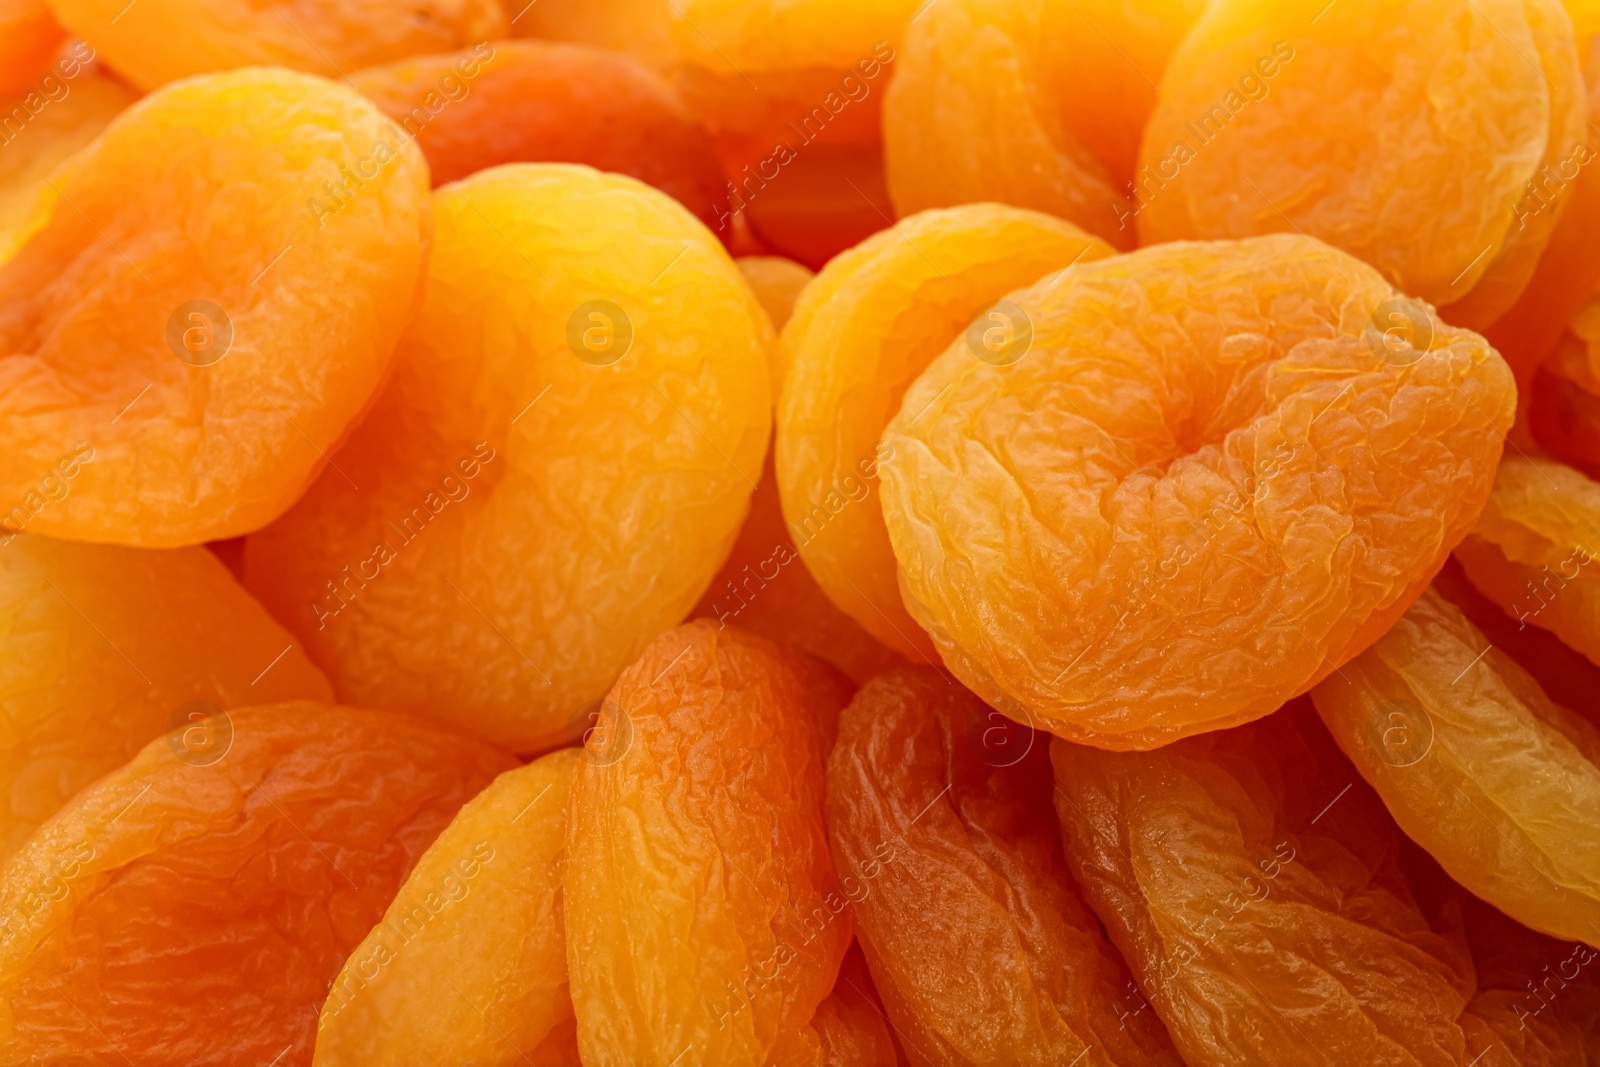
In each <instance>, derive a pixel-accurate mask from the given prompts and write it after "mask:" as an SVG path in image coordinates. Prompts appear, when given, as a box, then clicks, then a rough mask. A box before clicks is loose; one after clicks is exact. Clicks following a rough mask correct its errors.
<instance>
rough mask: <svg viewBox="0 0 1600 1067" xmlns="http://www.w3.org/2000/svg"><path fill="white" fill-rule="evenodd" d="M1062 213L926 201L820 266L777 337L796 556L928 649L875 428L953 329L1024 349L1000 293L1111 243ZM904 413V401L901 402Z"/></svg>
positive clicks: (897, 641) (850, 602) (982, 345)
mask: <svg viewBox="0 0 1600 1067" xmlns="http://www.w3.org/2000/svg"><path fill="white" fill-rule="evenodd" d="M1112 251H1113V250H1112V248H1111V247H1110V246H1109V245H1107V244H1106V243H1105V242H1103V241H1100V240H1097V239H1095V238H1093V237H1090V236H1088V235H1087V234H1085V233H1084V232H1083V231H1081V230H1079V229H1078V228H1077V227H1076V226H1073V225H1072V224H1071V223H1068V222H1063V221H1061V220H1060V219H1057V218H1053V217H1051V216H1049V215H1043V214H1040V213H1039V212H1035V211H1025V210H1022V209H1020V208H1012V207H1006V206H1004V205H1001V204H969V205H966V206H964V207H959V208H951V209H948V210H940V211H928V212H924V213H922V214H920V215H915V216H912V217H911V218H908V219H905V220H903V221H902V222H901V223H900V224H899V225H898V226H896V227H895V228H894V229H893V230H885V231H883V232H882V233H879V234H876V235H874V236H873V237H870V238H868V239H867V240H866V241H864V242H862V243H861V244H860V245H858V246H856V247H855V248H853V249H851V250H850V251H849V252H847V253H845V254H843V255H841V256H839V257H838V258H837V259H835V260H834V261H833V262H831V263H829V264H828V266H827V267H825V268H824V269H823V271H822V273H821V274H819V275H817V278H816V280H815V281H814V282H813V283H812V284H811V285H810V286H809V287H808V288H807V289H806V291H805V293H804V294H803V295H802V296H801V298H800V302H799V303H798V305H797V306H796V308H795V313H794V318H793V319H791V320H790V322H789V324H788V326H786V327H785V328H784V330H783V334H782V336H781V338H780V340H779V348H780V350H781V355H780V356H779V360H780V362H781V363H782V365H783V367H784V379H783V384H782V389H781V391H780V393H779V396H778V414H777V438H776V445H775V451H776V455H777V471H778V488H779V491H780V493H781V494H782V497H783V509H784V515H785V517H786V518H787V519H788V523H789V529H790V532H791V534H792V535H793V537H794V539H795V541H796V543H797V544H798V546H799V549H800V555H801V557H802V558H803V559H804V560H805V562H806V566H807V567H808V568H809V569H810V571H811V573H812V574H813V575H815V576H816V579H817V582H818V584H819V585H821V586H822V589H823V591H824V592H825V593H827V594H828V597H829V598H830V599H831V600H832V601H833V602H834V603H835V604H837V605H839V607H840V608H841V609H843V610H844V611H845V612H846V613H847V614H849V615H850V617H851V618H853V619H855V620H856V622H858V623H860V624H861V626H862V627H863V628H864V629H865V630H866V631H867V632H868V633H870V634H872V635H873V636H874V637H876V638H877V639H878V640H879V641H881V642H883V643H884V644H885V645H887V646H889V647H890V648H893V649H895V650H896V651H899V652H901V653H903V654H905V655H908V656H911V657H913V658H914V659H916V660H919V661H922V662H928V663H936V662H937V660H936V659H935V657H934V650H933V645H932V644H931V643H930V642H929V641H928V638H927V636H926V635H925V634H923V633H922V631H921V630H920V629H919V628H918V626H917V624H916V623H915V622H914V621H913V620H912V618H911V616H910V615H908V614H907V613H906V610H905V607H904V605H902V604H901V602H900V592H899V590H898V589H897V588H896V586H895V563H894V553H893V551H892V550H891V548H890V547H889V536H888V533H887V532H886V531H885V529H884V525H883V517H882V512H881V510H880V508H879V506H878V503H877V501H876V500H875V499H874V491H875V489H876V487H877V471H878V468H879V467H880V466H881V465H882V464H883V463H884V462H885V461H886V460H887V459H888V458H889V457H890V455H891V454H892V453H891V452H890V450H889V449H887V448H886V447H883V446H880V443H879V437H880V436H881V435H882V433H883V428H884V426H886V425H887V424H888V422H889V419H890V418H891V417H892V416H893V415H894V413H895V411H896V410H898V409H899V407H900V402H901V398H902V396H903V395H904V394H905V391H906V388H907V387H908V386H909V385H910V384H911V383H912V382H913V381H914V380H915V379H916V377H917V375H918V374H920V373H922V371H923V369H924V368H925V367H927V365H928V364H929V362H931V361H932V359H933V358H934V356H935V355H937V354H938V353H939V352H940V351H942V350H943V349H944V348H945V347H946V346H948V345H949V344H950V342H951V341H952V340H953V339H956V338H961V337H962V336H963V333H962V331H963V329H965V330H966V334H965V338H966V340H965V342H962V341H957V347H960V348H962V349H963V351H966V352H967V353H968V356H969V358H974V359H975V360H981V361H984V362H988V363H994V364H1004V363H1008V362H1014V361H1015V360H1017V359H1020V358H1023V356H1024V355H1025V354H1026V352H1027V351H1028V347H1029V345H1030V343H1031V341H1030V337H1031V331H1032V326H1031V324H1029V323H1028V322H1027V321H1026V318H1025V316H1022V315H1021V314H1020V312H1019V310H1018V309H1017V308H1016V307H1015V305H1013V304H1009V303H1007V302H1004V301H1001V299H1000V298H1001V297H1003V296H1005V294H1006V293H1008V292H1010V291H1011V290H1013V289H1016V288H1018V287H1019V286H1023V285H1027V284H1029V283H1031V282H1034V281H1037V280H1038V279H1039V278H1040V277H1041V276H1043V275H1045V274H1046V273H1050V272H1054V273H1055V274H1060V273H1061V272H1062V271H1064V270H1066V269H1067V268H1068V267H1071V266H1072V265H1073V264H1075V263H1079V262H1086V261H1090V260H1096V259H1101V258H1103V257H1105V256H1109V255H1111V254H1112ZM913 414H915V413H913Z"/></svg>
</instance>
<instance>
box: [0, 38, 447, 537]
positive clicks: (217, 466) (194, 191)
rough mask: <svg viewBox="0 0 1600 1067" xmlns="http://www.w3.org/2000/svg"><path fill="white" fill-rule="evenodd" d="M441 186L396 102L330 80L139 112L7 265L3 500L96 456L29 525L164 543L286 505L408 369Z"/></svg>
mask: <svg viewBox="0 0 1600 1067" xmlns="http://www.w3.org/2000/svg"><path fill="white" fill-rule="evenodd" d="M168 50H169V51H182V50H181V49H168ZM427 186H428V168H427V166H426V164H425V163H424V162H423V160H422V156H421V154H420V153H419V152H418V151H417V149H416V147H415V146H413V145H411V144H409V143H397V137H396V134H395V132H394V131H393V129H392V127H391V126H390V125H389V124H388V122H387V121H386V120H385V119H384V118H383V116H382V115H381V114H380V113H379V111H378V109H377V108H375V107H373V106H372V105H371V104H370V103H368V102H367V101H366V100H364V99H362V98H361V97H360V96H358V95H356V94H355V93H354V92H352V91H351V90H350V89H347V88H344V87H343V86H339V85H335V84H333V83H332V82H328V81H324V80H323V79H321V78H314V77H311V76H309V75H304V74H295V73H292V72H289V71H285V70H243V71H236V72H232V73H228V74H216V75H211V76H208V77H203V78H194V79H190V80H188V81H185V82H184V83H182V84H181V85H173V86H170V87H168V88H165V89H162V90H160V91H159V92H156V93H152V94H151V95H150V96H148V97H146V98H144V99H143V100H141V101H139V102H138V103H137V104H134V105H133V106H132V107H130V108H129V109H128V110H127V111H125V112H123V113H122V115H120V116H119V117H118V118H117V119H116V120H115V121H113V122H112V123H111V125H110V126H109V127H108V128H107V129H106V130H105V132H104V133H102V134H101V135H100V136H99V138H98V139H97V140H95V141H94V142H93V143H92V144H91V145H90V146H89V147H88V148H86V149H84V150H83V151H82V152H80V153H78V154H77V155H75V156H73V157H72V159H71V160H70V161H69V162H68V163H67V164H66V166H65V167H64V168H63V169H62V170H61V171H59V172H57V174H56V176H55V177H54V178H51V179H50V180H49V187H48V190H47V194H46V196H44V197H43V198H42V199H41V200H40V201H39V202H38V204H36V205H35V208H34V217H33V218H32V219H30V220H29V221H28V222H27V223H25V224H24V228H25V230H27V231H28V233H29V236H27V238H26V239H25V240H24V241H23V243H22V244H21V246H20V247H18V248H17V249H16V250H15V252H14V253H13V254H12V255H11V256H10V257H9V258H8V259H6V260H5V261H4V262H3V263H0V501H3V502H5V503H4V504H3V505H0V506H6V507H9V506H10V504H11V503H12V502H15V501H17V500H20V499H22V498H23V497H24V496H25V495H26V494H27V493H28V492H29V491H30V490H31V489H32V488H33V486H34V484H35V483H37V482H38V480H39V479H40V478H41V477H43V476H44V475H46V474H47V473H48V472H49V470H50V468H51V467H52V466H53V465H54V464H55V462H56V461H57V460H58V459H59V458H60V457H61V455H62V454H63V453H65V452H67V451H69V450H70V449H71V448H73V447H74V445H75V444H76V443H77V442H79V441H86V442H88V444H89V445H90V446H91V447H92V448H93V449H94V450H95V455H96V459H95V462H94V463H93V464H91V465H89V466H87V467H85V468H84V470H83V473H82V474H81V475H80V476H79V479H78V482H77V484H75V485H74V486H73V492H72V494H71V495H70V496H69V497H67V498H66V499H64V500H62V501H60V502H59V503H58V504H53V505H52V506H51V507H49V508H45V509H44V510H42V511H41V512H39V513H38V514H37V515H35V516H34V517H33V519H32V521H31V523H30V525H29V529H31V530H34V531H35V532H37V533H44V534H49V535H52V536H56V537H65V538H70V539H72V540H82V541H112V542H117V543H120V544H133V545H141V546H145V547H157V548H160V547H171V546H176V545H184V544H197V543H199V542H202V541H207V540H213V539H218V538H224V537H231V536H235V535H238V534H242V533H245V532H247V531H249V530H253V529H257V528H259V527H260V526H262V525H264V524H265V523H267V522H269V521H271V520H272V519H273V518H275V517H277V516H278V515H280V514H282V512H283V511H284V509H286V508H287V507H288V506H289V505H290V504H291V503H293V502H294V500H295V498H296V497H298V496H299V495H300V494H301V493H302V492H303V491H304V489H305V487H306V486H307V485H308V484H309V483H310V482H311V480H312V478H313V477H314V476H315V474H316V473H317V471H318V470H319V469H321V468H322V467H324V466H325V465H326V463H327V453H328V452H329V451H330V450H331V449H332V448H333V447H334V444H335V442H336V441H337V440H338V439H339V438H340V437H341V436H342V435H343V434H344V433H345V432H346V430H347V429H348V427H349V425H350V424H351V422H352V421H353V420H354V419H355V418H356V417H357V416H358V415H359V414H360V413H361V412H362V411H363V410H364V409H365V408H366V406H367V404H368V403H369V401H370V400H371V398H372V394H373V392H374V390H375V389H376V388H377V386H378V384H379V382H380V381H381V380H382V378H383V376H384V374H385V373H386V372H387V370H388V368H389V364H390V362H391V360H392V357H393V353H394V346H395V342H396V340H397V339H398V337H399V334H400V331H401V328H402V327H403V326H404V324H405V321H406V319H407V318H408V316H409V314H410V306H411V304H412V301H413V298H414V296H415V294H416V287H417V280H418V277H419V274H420V270H421V266H422V259H423V239H424V237H425V235H426V232H427V227H428V200H427Z"/></svg>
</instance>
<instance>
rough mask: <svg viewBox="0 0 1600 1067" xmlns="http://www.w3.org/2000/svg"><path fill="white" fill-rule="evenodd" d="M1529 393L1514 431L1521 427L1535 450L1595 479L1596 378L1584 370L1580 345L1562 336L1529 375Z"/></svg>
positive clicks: (1598, 456)
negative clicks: (1545, 358)
mask: <svg viewBox="0 0 1600 1067" xmlns="http://www.w3.org/2000/svg"><path fill="white" fill-rule="evenodd" d="M1531 393H1532V395H1531V396H1529V397H1528V399H1527V401H1526V403H1525V416H1524V417H1523V418H1521V419H1519V421H1518V429H1519V430H1521V429H1523V428H1526V429H1527V430H1528V431H1529V432H1530V433H1531V435H1532V437H1533V440H1534V443H1535V445H1536V446H1537V448H1538V449H1539V450H1542V451H1544V452H1546V453H1548V454H1549V455H1550V456H1552V457H1554V458H1555V459H1558V460H1560V461H1561V462H1562V463H1565V464H1568V465H1570V466H1572V467H1574V468H1576V469H1577V470H1580V471H1582V472H1583V474H1584V475H1585V476H1586V477H1589V478H1597V477H1600V378H1596V377H1594V375H1593V373H1592V372H1591V370H1590V368H1589V366H1588V355H1587V352H1586V346H1585V345H1584V343H1583V342H1582V341H1580V340H1578V339H1577V338H1575V337H1573V336H1572V335H1571V334H1570V333H1569V334H1565V335H1563V337H1562V339H1561V342H1560V343H1559V344H1558V345H1557V346H1556V350H1555V351H1554V352H1553V353H1551V355H1550V358H1549V359H1547V360H1545V361H1544V363H1543V365H1541V366H1540V367H1539V369H1538V370H1537V371H1536V372H1535V373H1534V375H1533V384H1532V387H1531Z"/></svg>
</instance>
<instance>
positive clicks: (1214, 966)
mask: <svg viewBox="0 0 1600 1067" xmlns="http://www.w3.org/2000/svg"><path fill="white" fill-rule="evenodd" d="M1050 754H1051V759H1052V762H1053V763H1054V764H1055V780H1056V811H1057V813H1058V814H1059V816H1060V818H1061V833H1062V838H1063V841H1064V842H1065V844H1066V853H1067V862H1068V865H1069V866H1070V867H1071V868H1072V871H1073V873H1074V874H1075V875H1076V876H1077V879H1078V883H1079V884H1080V885H1081V886H1082V887H1083V893H1084V897H1085V899H1086V900H1087V901H1088V902H1089V905H1090V906H1091V907H1092V908H1093V909H1094V911H1095V914H1096V915H1098V916H1099V917H1100V921H1101V922H1103V923H1104V924H1105V926H1106V930H1107V932H1108V934H1109V935H1110V938H1111V941H1112V942H1113V943H1114V944H1115V945H1116V946H1117V947H1118V948H1120V949H1121V950H1122V954H1123V956H1124V957H1126V959H1127V961H1128V964H1129V966H1130V967H1131V968H1132V970H1133V974H1134V978H1135V979H1136V981H1137V982H1138V986H1139V989H1140V991H1141V992H1142V994H1143V995H1144V996H1145V997H1148V998H1149V1003H1150V1004H1152V1005H1153V1006H1154V1008H1155V1010H1156V1012H1157V1013H1158V1014H1159V1015H1160V1016H1161V1018H1162V1020H1164V1021H1165V1023H1166V1025H1167V1030H1168V1032H1169V1033H1170V1034H1171V1036H1172V1040H1173V1043H1174V1044H1176V1045H1177V1047H1178V1051H1179V1052H1180V1053H1182V1054H1183V1057H1184V1059H1185V1060H1186V1061H1187V1062H1189V1063H1206V1064H1213V1063H1214V1064H1230V1065H1239V1067H1256V1065H1260V1067H1269V1065H1271V1067H1276V1065H1280V1064H1287V1063H1292V1064H1313V1063H1316V1064H1325V1063H1331V1064H1356V1063H1374V1064H1385V1065H1390V1064H1393V1065H1406V1067H1417V1065H1428V1067H1446V1065H1449V1067H1458V1065H1461V1064H1465V1063H1466V1062H1467V1057H1466V1056H1464V1055H1463V1053H1464V1051H1465V1050H1466V1047H1467V1046H1466V1039H1465V1036H1464V1034H1463V1030H1462V1025H1461V1022H1460V1017H1461V1014H1462V1012H1463V1010H1464V1008H1465V1007H1466V1003H1467V1000H1468V999H1469V997H1470V996H1471V992H1472V964H1471V960H1470V958H1468V957H1467V956H1466V953H1465V951H1464V950H1463V948H1462V947H1461V946H1460V945H1459V944H1456V943H1453V942H1452V941H1451V940H1450V939H1448V938H1447V937H1445V936H1444V935H1442V934H1441V933H1439V932H1437V931H1435V930H1434V929H1432V928H1431V927H1430V926H1429V924H1428V923H1427V921H1426V920H1425V918H1424V916H1423V915H1422V913H1421V911H1420V910H1419V908H1418V905H1417V903H1416V901H1415V899H1414V898H1413V896H1412V893H1411V889H1410V886H1409V884H1408V882H1407V881H1406V878H1405V874H1404V872H1403V870H1402V869H1401V867H1400V864H1399V861H1398V848H1399V842H1398V837H1399V835H1398V834H1397V833H1395V831H1394V825H1393V823H1391V822H1390V821H1389V817H1388V815H1387V814H1385V812H1384V810H1383V807H1382V805H1381V804H1380V803H1379V802H1378V800H1377V798H1376V797H1374V796H1373V795H1372V794H1371V792H1370V791H1369V790H1368V789H1367V788H1366V786H1365V785H1364V784H1363V783H1361V782H1359V781H1354V782H1352V779H1353V777H1354V775H1353V773H1352V772H1351V771H1350V769H1349V765H1348V764H1346V763H1345V762H1344V761H1343V759H1342V758H1341V757H1340V756H1339V753H1338V750H1337V749H1336V748H1334V746H1333V744H1332V743H1331V742H1330V741H1329V740H1328V737H1327V734H1326V732H1325V731H1323V730H1322V728H1321V725H1320V724H1319V723H1318V722H1317V721H1316V717H1315V715H1313V714H1311V712H1310V709H1309V708H1308V707H1304V706H1303V704H1297V705H1296V706H1294V707H1291V708H1289V709H1285V710H1284V711H1283V712H1281V713H1279V714H1277V715H1274V716H1272V717H1270V718H1268V719H1265V720H1263V721H1261V722H1258V723H1252V724H1250V725H1248V726H1243V727H1239V728H1237V729H1233V730H1226V731H1220V732H1214V733H1209V734H1206V735H1204V736H1202V737H1190V738H1186V739H1184V740H1182V741H1179V742H1177V743H1175V744H1172V745H1168V746H1167V747H1165V748H1161V749H1157V750H1155V751H1153V752H1106V751H1103V750H1099V749H1094V748H1088V747H1084V746H1079V745H1074V744H1071V743H1069V742H1066V741H1062V740H1057V741H1055V742H1053V743H1052V745H1051V748H1050ZM1474 1051H1476V1050H1474Z"/></svg>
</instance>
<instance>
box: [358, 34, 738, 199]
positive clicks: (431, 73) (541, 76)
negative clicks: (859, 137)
mask: <svg viewBox="0 0 1600 1067" xmlns="http://www.w3.org/2000/svg"><path fill="white" fill-rule="evenodd" d="M350 83H351V84H352V85H353V86H355V88H356V89H357V90H358V91H360V92H361V93H362V95H364V96H366V97H367V98H368V99H370V100H372V101H373V102H374V103H376V104H377V105H378V107H379V108H381V109H382V110H383V112H384V113H385V114H386V115H388V116H389V117H390V118H392V119H394V120H395V121H396V122H398V123H399V124H400V125H401V126H402V127H403V128H404V129H405V131H406V133H407V134H409V135H411V136H413V137H415V138H416V139H417V144H418V145H419V146H421V148H422V154H423V155H425V156H426V157H427V158H428V166H429V167H430V168H431V169H432V173H433V184H434V185H435V186H439V185H443V184H444V183H445V182H452V181H456V180H458V179H461V178H465V177H466V176H467V175H469V174H475V173H477V172H478V171H480V170H485V169H487V168H489V167H493V166H498V165H499V164H502V163H583V164H587V165H588V166H591V167H594V168H595V169H596V170H607V171H614V172H616V173H618V174H628V175H631V176H632V177H635V178H638V179H639V180H640V181H642V182H644V183H645V184H647V185H653V186H655V187H656V188H657V189H660V190H661V191H662V192H664V193H666V194H667V195H668V196H671V197H673V198H674V199H676V200H677V201H678V202H679V203H680V204H683V205H684V206H685V207H687V208H688V209H689V210H690V211H692V212H693V213H694V214H695V216H696V217H697V218H698V219H700V221H701V222H704V223H706V224H707V225H711V224H713V223H714V222H715V221H716V218H717V207H718V205H719V204H720V203H721V200H722V198H723V195H724V194H723V189H722V185H723V177H722V166H721V164H720V163H718V162H717V157H716V154H715V153H714V152H713V151H712V148H711V141H710V139H709V138H708V137H707V136H706V134H705V131H704V130H702V129H701V128H700V125H699V124H698V123H697V122H696V121H695V120H694V118H693V117H692V116H691V115H690V114H689V113H688V112H687V111H686V110H685V109H684V107H683V104H682V103H680V102H679V101H678V98H677V96H676V95H675V94H674V93H673V91H672V89H671V87H670V86H668V85H667V83H666V82H664V81H662V80H661V78H660V76H659V75H657V74H655V73H654V72H652V71H650V70H649V69H647V68H645V67H644V66H642V65H641V64H640V63H638V62H637V61H635V60H633V59H631V58H630V57H628V56H623V55H618V54H617V53H615V52H611V51H608V50H606V49H602V48H593V47H590V46H588V45H578V44H556V43H552V42H547V41H497V42H495V43H494V44H492V45H491V44H480V45H477V46H475V47H474V48H472V49H470V50H468V51H464V52H453V53H450V54H447V55H432V56H418V57H413V58H410V59H403V60H400V61H399V62H396V63H391V64H388V65H386V66H382V67H373V68H371V69H369V70H363V71H358V72H357V73H355V74H352V75H351V76H350Z"/></svg>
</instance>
